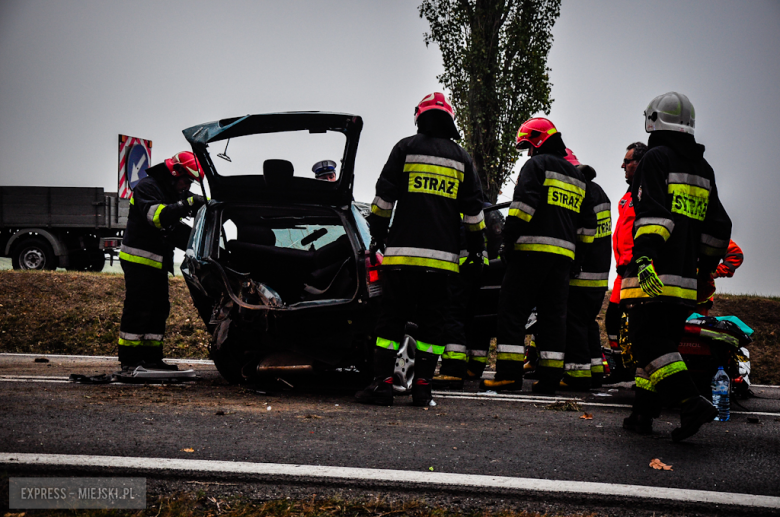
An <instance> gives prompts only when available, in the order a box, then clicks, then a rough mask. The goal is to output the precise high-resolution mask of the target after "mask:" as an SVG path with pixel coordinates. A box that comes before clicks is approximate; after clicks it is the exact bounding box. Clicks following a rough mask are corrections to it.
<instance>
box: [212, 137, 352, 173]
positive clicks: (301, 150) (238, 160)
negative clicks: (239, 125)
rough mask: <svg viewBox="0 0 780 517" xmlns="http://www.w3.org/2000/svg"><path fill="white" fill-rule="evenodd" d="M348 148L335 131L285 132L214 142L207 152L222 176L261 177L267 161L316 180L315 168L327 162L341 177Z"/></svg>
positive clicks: (343, 139)
mask: <svg viewBox="0 0 780 517" xmlns="http://www.w3.org/2000/svg"><path fill="white" fill-rule="evenodd" d="M345 146H346V135H344V134H343V133H339V132H336V131H327V132H325V133H315V132H309V131H286V132H280V133H261V134H256V135H247V136H242V137H237V138H231V139H230V140H223V141H219V142H213V143H211V144H210V145H209V149H208V151H209V154H210V156H211V160H212V162H213V163H214V166H215V167H216V169H217V173H218V174H219V175H220V176H248V175H259V174H263V162H265V161H266V160H287V161H289V162H290V163H292V164H293V174H294V175H295V176H299V177H305V178H314V177H315V175H314V172H313V170H312V168H313V167H314V166H315V164H319V163H320V162H324V161H327V160H330V161H332V162H333V163H334V164H335V165H334V168H335V170H334V172H335V174H336V176H338V174H339V173H340V171H341V160H342V157H343V155H344V147H345Z"/></svg>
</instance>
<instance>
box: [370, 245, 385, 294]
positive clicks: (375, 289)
mask: <svg viewBox="0 0 780 517" xmlns="http://www.w3.org/2000/svg"><path fill="white" fill-rule="evenodd" d="M375 259H376V260H375V261H374V262H375V263H374V264H371V255H370V252H369V251H368V250H366V284H367V285H368V297H369V298H373V297H375V296H379V295H381V294H382V284H381V282H380V280H381V279H382V276H381V274H380V273H379V266H380V265H381V264H382V260H383V259H384V256H383V255H382V254H381V253H379V252H378V251H377V252H376V256H375Z"/></svg>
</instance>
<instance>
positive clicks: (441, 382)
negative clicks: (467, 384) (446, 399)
mask: <svg viewBox="0 0 780 517" xmlns="http://www.w3.org/2000/svg"><path fill="white" fill-rule="evenodd" d="M432 382H433V385H434V386H435V387H436V389H437V390H462V389H463V377H456V376H455V375H442V374H439V375H436V376H434V378H433V381H432Z"/></svg>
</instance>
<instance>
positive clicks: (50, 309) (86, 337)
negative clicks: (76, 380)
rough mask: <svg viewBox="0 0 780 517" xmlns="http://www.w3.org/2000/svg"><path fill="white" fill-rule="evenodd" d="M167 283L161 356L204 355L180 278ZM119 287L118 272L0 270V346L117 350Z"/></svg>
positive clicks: (34, 350)
mask: <svg viewBox="0 0 780 517" xmlns="http://www.w3.org/2000/svg"><path fill="white" fill-rule="evenodd" d="M169 285H170V300H171V315H170V316H169V318H168V324H167V331H166V333H165V337H166V339H165V354H166V356H168V357H187V358H207V357H208V342H209V338H210V336H209V335H208V334H207V333H206V331H205V330H204V326H203V323H202V321H201V320H200V318H199V317H198V314H197V311H196V310H195V308H194V307H193V305H192V302H191V300H190V295H189V291H188V290H187V287H186V285H185V284H184V280H183V279H182V278H181V277H173V278H170V281H169ZM124 292H125V285H124V277H123V276H122V275H117V274H105V273H70V272H66V273H63V272H51V271H41V272H37V271H35V272H33V271H29V272H28V271H0V351H3V352H16V353H31V354H43V353H49V354H76V355H116V343H117V339H118V337H119V321H120V318H121V316H122V304H123V301H124Z"/></svg>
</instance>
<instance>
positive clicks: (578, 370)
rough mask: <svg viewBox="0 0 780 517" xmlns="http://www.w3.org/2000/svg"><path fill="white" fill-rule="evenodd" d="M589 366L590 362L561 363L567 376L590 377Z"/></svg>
mask: <svg viewBox="0 0 780 517" xmlns="http://www.w3.org/2000/svg"><path fill="white" fill-rule="evenodd" d="M540 365H541V362H540ZM590 367H591V365H590V363H582V364H578V363H564V365H563V369H564V371H565V372H566V375H568V376H569V377H590Z"/></svg>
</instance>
